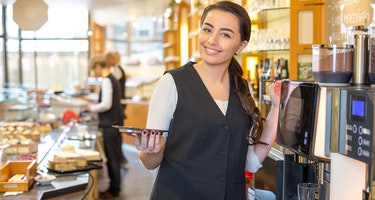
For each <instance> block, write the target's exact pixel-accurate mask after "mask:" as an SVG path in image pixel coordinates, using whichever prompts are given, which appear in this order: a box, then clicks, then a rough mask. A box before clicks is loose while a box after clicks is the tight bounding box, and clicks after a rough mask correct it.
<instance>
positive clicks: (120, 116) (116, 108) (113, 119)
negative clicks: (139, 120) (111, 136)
mask: <svg viewBox="0 0 375 200" xmlns="http://www.w3.org/2000/svg"><path fill="white" fill-rule="evenodd" d="M107 78H109V80H111V83H112V90H113V92H112V107H111V108H110V109H109V110H107V111H105V112H101V113H99V126H100V127H110V126H112V125H122V124H123V120H124V110H123V108H122V106H121V104H120V99H121V98H120V87H119V83H118V81H117V80H116V78H115V77H114V76H113V75H112V74H110V75H108V76H107ZM101 101H102V88H101V89H100V92H99V102H101Z"/></svg>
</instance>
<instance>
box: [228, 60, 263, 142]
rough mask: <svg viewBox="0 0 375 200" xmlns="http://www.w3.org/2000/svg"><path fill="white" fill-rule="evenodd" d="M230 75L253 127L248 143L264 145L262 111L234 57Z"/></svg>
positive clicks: (230, 66) (230, 65) (249, 133)
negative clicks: (262, 139)
mask: <svg viewBox="0 0 375 200" xmlns="http://www.w3.org/2000/svg"><path fill="white" fill-rule="evenodd" d="M229 74H230V75H231V76H232V78H233V80H234V85H235V93H236V95H237V96H238V98H239V99H240V102H241V105H242V108H243V109H244V111H245V112H246V114H247V115H249V117H250V120H251V123H252V126H251V128H250V130H249V132H248V142H249V144H250V145H254V144H257V143H263V142H261V141H259V139H260V137H261V136H262V131H263V120H264V119H263V118H262V115H261V113H260V110H259V108H258V107H256V105H255V101H254V99H253V97H252V96H251V94H250V89H249V85H248V83H247V81H246V80H245V79H244V78H242V75H243V70H242V67H241V65H240V64H239V63H238V61H237V60H236V59H235V58H234V57H232V60H231V62H230V64H229Z"/></svg>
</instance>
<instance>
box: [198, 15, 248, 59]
mask: <svg viewBox="0 0 375 200" xmlns="http://www.w3.org/2000/svg"><path fill="white" fill-rule="evenodd" d="M239 30H240V29H239V25H238V19H237V17H236V16H235V15H233V14H231V13H229V12H224V11H221V10H211V11H210V12H209V13H208V14H207V16H206V18H205V19H204V21H203V23H202V26H201V31H200V33H199V37H198V43H199V52H200V54H201V57H202V59H203V61H204V62H206V63H207V64H210V65H220V64H228V65H229V62H230V60H231V59H232V57H233V55H234V54H238V53H240V52H241V51H242V49H244V48H245V47H246V45H247V41H241V34H240V32H239Z"/></svg>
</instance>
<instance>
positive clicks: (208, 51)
mask: <svg viewBox="0 0 375 200" xmlns="http://www.w3.org/2000/svg"><path fill="white" fill-rule="evenodd" d="M205 49H206V51H207V53H209V54H215V53H219V52H221V51H219V50H215V49H211V48H208V47H205Z"/></svg>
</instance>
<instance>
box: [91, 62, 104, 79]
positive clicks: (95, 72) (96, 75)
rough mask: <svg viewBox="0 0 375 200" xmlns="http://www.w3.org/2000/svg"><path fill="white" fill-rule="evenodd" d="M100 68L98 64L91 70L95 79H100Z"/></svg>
mask: <svg viewBox="0 0 375 200" xmlns="http://www.w3.org/2000/svg"><path fill="white" fill-rule="evenodd" d="M102 71H103V70H102V68H101V67H100V65H99V64H96V66H95V68H94V69H93V72H94V76H95V77H102Z"/></svg>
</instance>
